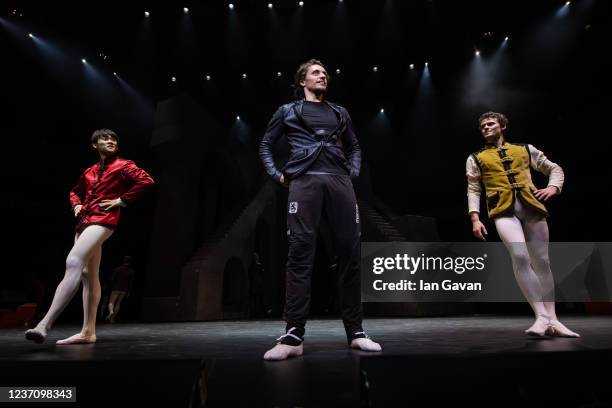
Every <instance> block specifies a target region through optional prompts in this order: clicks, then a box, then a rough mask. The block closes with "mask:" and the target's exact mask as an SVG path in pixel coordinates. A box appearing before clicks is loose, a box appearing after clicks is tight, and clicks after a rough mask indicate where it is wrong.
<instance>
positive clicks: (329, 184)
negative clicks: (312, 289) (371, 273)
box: [324, 175, 381, 351]
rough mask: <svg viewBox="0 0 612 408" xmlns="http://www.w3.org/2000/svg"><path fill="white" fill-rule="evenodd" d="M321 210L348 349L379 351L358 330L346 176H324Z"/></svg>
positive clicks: (357, 281)
mask: <svg viewBox="0 0 612 408" xmlns="http://www.w3.org/2000/svg"><path fill="white" fill-rule="evenodd" d="M325 180H326V184H325V186H326V189H325V193H326V194H325V200H324V208H325V211H326V212H327V214H328V219H329V220H330V226H331V229H332V236H333V247H334V250H335V253H336V256H337V257H338V293H339V299H340V305H341V310H342V321H343V323H344V329H345V331H346V337H347V340H348V343H349V345H350V346H351V347H352V348H357V349H360V350H364V351H381V347H380V344H378V343H375V342H374V341H372V340H371V339H370V338H369V337H368V336H367V335H366V334H365V332H364V330H363V327H362V320H363V308H362V305H361V276H360V268H359V262H360V249H361V248H360V245H361V242H360V238H361V228H360V223H359V212H358V207H357V199H356V197H355V191H354V189H353V184H352V183H351V179H350V178H349V177H348V176H339V175H338V176H336V175H329V176H325Z"/></svg>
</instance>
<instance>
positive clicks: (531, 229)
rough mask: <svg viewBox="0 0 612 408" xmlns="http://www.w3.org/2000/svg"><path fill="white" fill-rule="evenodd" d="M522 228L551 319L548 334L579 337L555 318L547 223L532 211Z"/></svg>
mask: <svg viewBox="0 0 612 408" xmlns="http://www.w3.org/2000/svg"><path fill="white" fill-rule="evenodd" d="M523 230H524V231H525V238H526V239H527V242H528V249H529V254H530V258H531V266H532V268H533V270H534V272H535V273H536V276H537V277H538V279H539V281H540V286H541V288H542V299H543V300H544V306H545V308H546V312H547V314H548V316H549V317H550V320H551V327H552V328H554V330H553V331H550V330H549V332H548V334H551V335H556V336H562V337H580V335H579V334H578V333H575V332H573V331H571V330H570V329H568V328H567V327H565V326H564V325H563V324H562V323H561V322H559V321H558V320H557V314H556V311H555V297H554V296H555V282H554V277H553V274H552V271H551V269H550V259H549V256H548V240H549V232H548V223H547V222H546V219H545V218H544V217H541V216H539V215H538V214H535V213H533V212H529V213H528V214H527V215H526V216H525V217H524V219H523Z"/></svg>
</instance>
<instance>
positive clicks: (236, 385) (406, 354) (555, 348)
mask: <svg viewBox="0 0 612 408" xmlns="http://www.w3.org/2000/svg"><path fill="white" fill-rule="evenodd" d="M562 320H563V322H564V323H565V324H566V325H567V326H568V327H569V328H571V329H573V330H575V331H577V332H579V333H580V334H581V335H582V338H579V339H565V338H545V339H534V338H530V337H527V336H526V335H525V334H524V333H523V331H524V330H525V329H526V328H527V327H528V326H529V325H530V324H531V322H532V320H531V319H529V318H527V317H506V316H469V317H434V318H429V317H419V318H394V319H367V320H366V321H365V322H364V327H365V329H366V331H367V332H368V334H369V335H370V336H371V337H372V338H373V339H374V340H376V341H378V342H380V343H381V345H382V347H383V352H382V353H376V355H377V356H384V357H385V358H384V360H385V361H387V362H390V361H400V360H401V361H403V362H404V363H403V364H404V365H405V364H409V362H410V359H411V358H417V359H422V358H423V357H428V356H429V357H433V358H437V359H438V361H439V360H440V358H444V357H449V358H452V357H457V356H459V357H476V356H502V355H516V354H517V353H518V354H520V355H523V354H525V353H559V352H569V353H574V354H575V353H591V354H592V353H599V352H602V353H605V352H609V351H611V350H612V317H610V316H601V317H599V316H597V317H594V316H593V317H576V316H572V317H566V318H563V319H562ZM283 328H284V324H283V322H281V321H278V320H258V321H217V322H190V323H137V324H127V323H118V324H115V325H108V324H106V325H104V324H101V325H99V327H98V333H97V336H98V342H97V343H96V344H95V345H77V346H56V345H55V341H56V340H58V339H61V338H64V337H67V336H69V335H72V334H74V333H75V332H76V331H77V330H78V329H79V328H78V327H76V326H61V325H60V326H58V327H57V328H55V329H54V330H53V331H52V332H51V333H50V335H49V337H48V338H47V342H46V343H44V344H41V345H37V344H34V343H31V342H28V341H26V340H25V339H24V337H23V330H17V329H0V365H1V366H2V367H3V368H4V369H10V367H19V366H20V365H23V364H27V363H28V362H39V363H40V362H54V361H64V362H65V361H105V362H112V361H117V362H119V361H125V360H131V361H133V363H134V364H136V363H138V361H141V360H200V361H202V362H203V365H204V367H205V377H206V379H205V380H206V391H207V396H206V397H207V402H208V404H207V406H226V405H233V406H335V407H338V406H361V404H362V403H363V394H362V391H363V390H362V377H361V375H362V373H361V370H360V367H361V365H362V361H363V359H362V358H361V357H366V358H367V357H372V356H373V355H374V354H372V353H364V352H358V351H354V350H349V349H348V348H347V344H346V339H345V336H344V330H343V328H342V324H341V321H340V320H311V321H309V322H308V325H307V331H306V339H305V343H304V356H302V357H299V358H294V359H291V360H288V361H284V362H265V361H263V359H262V355H263V353H264V352H265V351H266V350H267V349H268V348H269V347H271V346H272V345H273V344H274V341H275V338H276V337H278V336H279V335H280V334H282V330H283ZM393 358H395V360H393ZM134 360H137V361H134ZM400 366H401V365H400V364H398V366H397V368H398V369H400ZM402 367H403V366H402ZM404 368H405V367H404ZM404 368H401V369H404ZM5 373H6V371H5ZM395 374H396V373H393V372H389V375H390V376H392V375H395ZM7 385H12V384H0V386H7Z"/></svg>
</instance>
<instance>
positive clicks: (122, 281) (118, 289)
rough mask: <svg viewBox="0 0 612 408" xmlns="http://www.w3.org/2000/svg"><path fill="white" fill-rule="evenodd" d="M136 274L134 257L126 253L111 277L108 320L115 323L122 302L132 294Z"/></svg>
mask: <svg viewBox="0 0 612 408" xmlns="http://www.w3.org/2000/svg"><path fill="white" fill-rule="evenodd" d="M134 274H135V272H134V268H132V257H131V256H127V255H126V256H125V257H124V258H123V264H122V265H120V266H118V267H116V268H115V270H114V271H113V276H112V277H111V282H110V288H111V293H110V298H109V300H108V306H107V307H108V316H106V321H107V322H109V323H115V319H116V318H117V314H118V313H119V309H121V302H123V300H124V299H125V298H127V297H129V296H130V291H131V290H132V287H133V284H134Z"/></svg>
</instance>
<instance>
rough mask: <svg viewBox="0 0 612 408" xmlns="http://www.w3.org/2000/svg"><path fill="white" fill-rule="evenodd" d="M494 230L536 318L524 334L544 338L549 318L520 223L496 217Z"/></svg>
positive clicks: (511, 218)
mask: <svg viewBox="0 0 612 408" xmlns="http://www.w3.org/2000/svg"><path fill="white" fill-rule="evenodd" d="M495 228H496V229H497V232H498V234H499V236H500V238H501V239H502V241H503V242H504V244H505V245H506V248H507V249H508V252H509V253H510V257H511V258H512V267H513V270H514V276H515V278H516V281H517V283H518V285H519V287H520V288H521V291H522V292H523V295H525V298H526V299H527V301H528V302H529V304H530V305H531V308H532V309H533V312H534V313H535V316H536V321H535V323H534V324H533V325H532V326H531V327H530V328H529V329H527V330H526V332H527V333H528V334H531V335H537V336H544V334H545V332H546V329H547V327H548V322H549V319H550V316H549V315H548V311H547V310H546V306H545V305H544V302H543V301H542V288H541V286H540V281H539V280H538V278H537V276H536V274H535V273H534V271H533V269H532V268H531V264H530V257H529V251H528V249H527V245H526V243H525V235H524V232H523V226H522V224H521V221H520V220H519V219H518V218H517V217H515V216H512V217H498V218H495Z"/></svg>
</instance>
